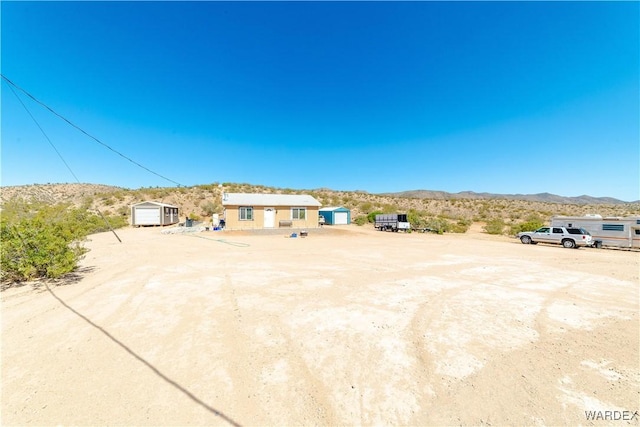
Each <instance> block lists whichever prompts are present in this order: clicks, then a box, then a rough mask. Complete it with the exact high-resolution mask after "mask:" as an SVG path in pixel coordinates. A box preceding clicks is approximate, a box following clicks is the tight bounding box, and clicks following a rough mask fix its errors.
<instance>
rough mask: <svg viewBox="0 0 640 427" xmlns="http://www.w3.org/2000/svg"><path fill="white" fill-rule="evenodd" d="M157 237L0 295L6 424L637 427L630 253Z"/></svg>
mask: <svg viewBox="0 0 640 427" xmlns="http://www.w3.org/2000/svg"><path fill="white" fill-rule="evenodd" d="M163 231H166V230H163V229H160V228H140V229H134V228H127V229H123V230H118V235H119V236H120V238H121V239H122V243H119V242H118V241H117V240H116V238H115V237H114V235H113V234H111V233H102V234H98V235H93V236H91V239H90V241H89V242H87V244H86V246H87V247H88V248H90V249H91V250H90V252H88V253H87V255H86V257H85V258H84V260H83V261H82V267H81V269H80V271H79V272H78V273H77V274H74V275H72V276H71V277H69V278H67V279H66V280H65V281H63V282H60V283H57V284H53V283H52V284H48V285H45V284H43V283H39V284H27V285H23V286H13V287H11V288H9V289H6V290H4V291H3V292H2V293H1V300H2V306H1V308H2V353H1V356H2V408H1V409H2V420H1V423H2V425H137V426H143V425H154V426H168V425H171V426H186V425H220V426H225V425H245V426H293V425H305V426H306V425H331V426H335V425H349V426H351V425H410V426H428V425H612V424H613V425H639V421H638V418H639V416H638V415H637V414H635V413H636V411H639V410H640V405H639V403H638V402H639V401H640V366H639V363H640V362H639V360H640V359H639V341H640V338H639V337H640V326H639V319H638V312H639V309H640V294H639V289H640V285H639V283H640V279H639V277H638V275H639V271H640V253H638V252H629V251H621V250H605V249H592V248H582V249H564V248H562V247H555V246H545V245H536V246H533V245H522V244H520V243H519V241H517V240H516V239H513V238H508V237H492V236H488V235H486V234H483V233H481V232H479V230H478V227H477V226H476V227H474V228H472V230H470V231H469V232H468V233H466V234H461V235H434V234H422V233H411V234H404V233H385V232H378V231H375V230H373V229H371V228H367V227H357V226H345V227H335V228H330V227H325V228H323V229H318V230H309V234H308V236H307V237H296V238H290V237H287V236H288V235H289V231H282V230H278V231H275V232H273V233H271V234H253V233H249V232H230V231H222V232H213V231H209V232H201V233H175V234H167V233H163ZM607 411H608V413H607ZM588 413H592V414H599V415H600V419H598V420H591V419H589V418H588ZM607 416H608V417H609V419H603V418H604V417H607ZM614 417H618V418H619V419H618V420H616V419H614Z"/></svg>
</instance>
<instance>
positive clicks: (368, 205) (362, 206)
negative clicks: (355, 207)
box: [360, 202, 373, 213]
mask: <svg viewBox="0 0 640 427" xmlns="http://www.w3.org/2000/svg"><path fill="white" fill-rule="evenodd" d="M371 209H373V205H372V204H371V203H370V202H363V203H361V204H360V210H361V211H362V212H367V213H368V212H369V211H370V210H371Z"/></svg>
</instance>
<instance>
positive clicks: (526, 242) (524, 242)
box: [520, 236, 531, 245]
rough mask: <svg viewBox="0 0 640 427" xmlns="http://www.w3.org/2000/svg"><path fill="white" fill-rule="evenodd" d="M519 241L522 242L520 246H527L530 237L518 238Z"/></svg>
mask: <svg viewBox="0 0 640 427" xmlns="http://www.w3.org/2000/svg"><path fill="white" fill-rule="evenodd" d="M520 241H521V242H522V244H524V245H528V244H530V243H531V237H529V236H522V237H521V238H520Z"/></svg>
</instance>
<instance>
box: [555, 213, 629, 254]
mask: <svg viewBox="0 0 640 427" xmlns="http://www.w3.org/2000/svg"><path fill="white" fill-rule="evenodd" d="M551 226H552V227H579V228H584V229H585V230H587V231H588V232H589V233H590V234H591V236H592V237H593V240H594V242H600V243H599V244H597V246H610V247H617V248H629V249H631V248H635V249H640V216H627V217H605V218H603V217H602V216H600V215H585V216H554V217H553V218H551Z"/></svg>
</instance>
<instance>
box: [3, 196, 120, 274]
mask: <svg viewBox="0 0 640 427" xmlns="http://www.w3.org/2000/svg"><path fill="white" fill-rule="evenodd" d="M126 224H127V219H126V217H125V216H122V215H116V216H111V217H105V216H103V215H99V214H98V213H96V212H92V211H90V210H88V209H87V207H86V206H77V207H76V206H73V205H70V204H68V203H54V204H50V203H45V202H38V201H25V200H23V199H12V200H10V201H8V202H5V203H3V205H2V218H1V219H0V240H1V241H2V245H1V246H0V260H1V263H2V269H1V270H0V272H1V273H0V274H1V276H0V277H1V279H2V282H20V281H25V280H31V279H36V278H51V279H54V278H58V277H60V276H62V275H64V274H66V273H70V272H72V271H74V270H75V269H76V268H77V267H78V263H79V261H80V260H81V259H82V256H83V255H84V254H85V252H86V249H85V248H84V246H83V242H84V240H85V239H86V237H87V236H88V235H89V234H93V233H96V232H99V231H105V230H108V229H110V228H120V227H123V226H124V225H126Z"/></svg>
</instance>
